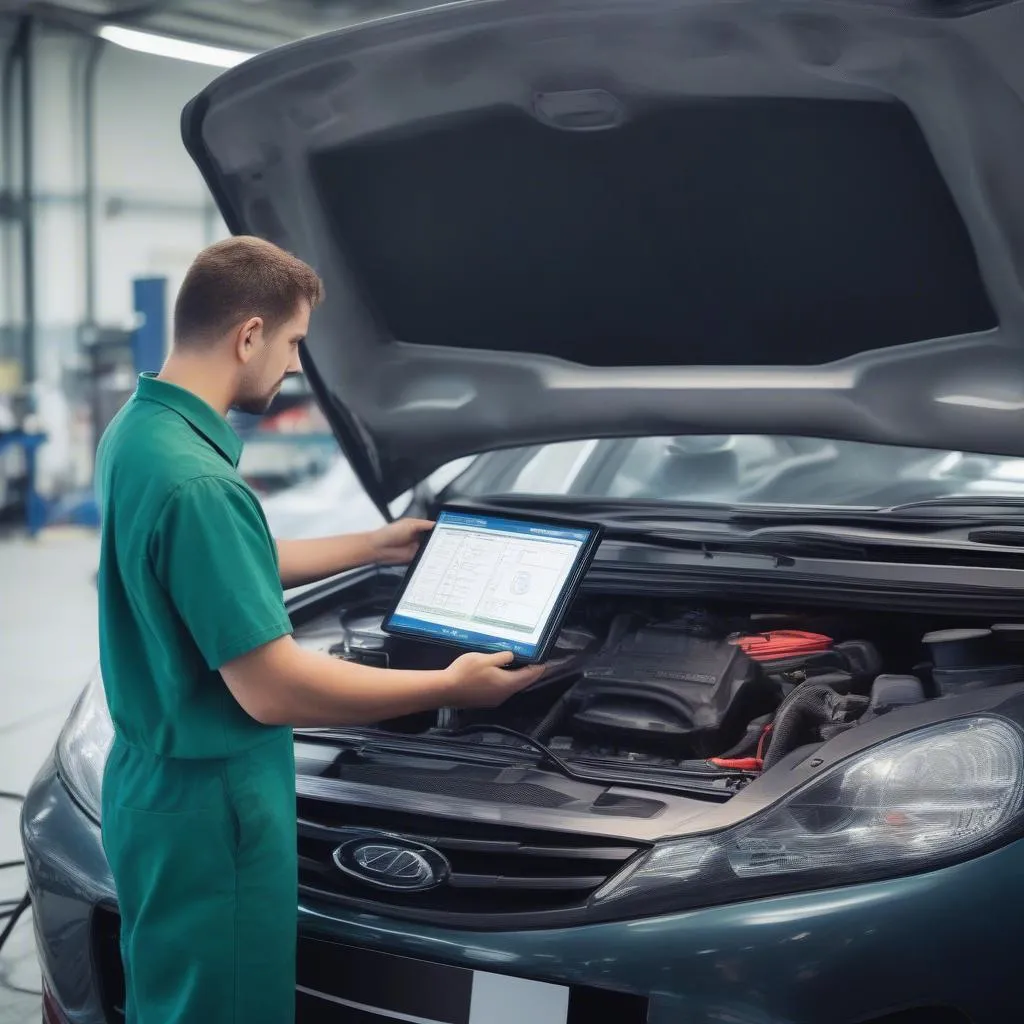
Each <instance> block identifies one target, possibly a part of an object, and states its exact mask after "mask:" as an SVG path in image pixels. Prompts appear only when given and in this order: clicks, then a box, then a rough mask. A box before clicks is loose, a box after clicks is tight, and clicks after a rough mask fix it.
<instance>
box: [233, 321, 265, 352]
mask: <svg viewBox="0 0 1024 1024" xmlns="http://www.w3.org/2000/svg"><path fill="white" fill-rule="evenodd" d="M262 343H263V317H260V316H254V317H250V318H249V319H248V320H246V321H245V322H244V323H241V324H239V326H238V329H237V330H236V331H235V338H234V344H235V354H236V355H237V357H238V361H239V362H240V363H247V362H249V360H250V359H251V358H252V357H253V354H254V353H255V352H256V351H257V350H258V349H259V348H260V346H261V345H262Z"/></svg>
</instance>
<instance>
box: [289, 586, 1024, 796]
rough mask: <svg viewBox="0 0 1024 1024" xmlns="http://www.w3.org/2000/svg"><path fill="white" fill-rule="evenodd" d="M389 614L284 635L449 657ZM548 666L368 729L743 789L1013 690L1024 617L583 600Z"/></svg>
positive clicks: (345, 615)
mask: <svg viewBox="0 0 1024 1024" xmlns="http://www.w3.org/2000/svg"><path fill="white" fill-rule="evenodd" d="M386 607H387V601H386V596H384V595H381V594H380V593H379V592H371V593H367V592H366V591H363V592H362V593H361V594H360V596H358V597H356V598H355V599H354V600H352V601H351V602H348V603H346V606H345V607H344V608H342V609H340V610H338V609H334V610H332V611H331V612H330V613H329V614H326V615H323V616H321V617H319V618H317V619H316V620H315V621H314V622H311V623H309V624H308V625H307V626H305V627H301V626H300V627H299V628H298V629H297V630H296V638H297V639H298V640H299V641H300V642H301V643H304V644H306V645H310V646H315V647H317V648H319V649H321V650H325V651H327V652H328V653H330V654H331V655H333V656H335V657H339V658H343V659H346V660H350V661H355V662H359V663H362V664H367V665H374V666H378V667H391V668H405V669H436V668H441V667H444V666H445V665H447V664H449V663H450V662H451V660H452V659H453V657H455V656H456V653H457V652H454V651H453V649H452V648H449V647H445V646H441V645H437V644H431V643H427V642H420V641H415V640H409V639H405V638H399V637H393V636H389V635H387V634H386V633H384V632H383V630H382V629H381V623H382V620H383V616H384V612H385V610H386ZM549 664H550V669H549V672H548V674H547V675H546V676H545V677H544V678H543V679H542V680H540V682H538V683H536V684H534V685H533V686H532V687H530V688H528V689H527V690H525V691H523V692H521V693H519V694H517V695H515V696H514V697H512V698H511V699H509V700H508V701H507V702H506V703H505V704H504V705H502V706H501V707H498V708H494V709H487V710H464V709H459V708H446V709H442V710H441V711H440V712H436V713H435V712H431V713H427V714H421V715H414V716H409V717H407V718H402V719H397V720H394V721H389V722H383V723H380V725H379V726H378V727H377V729H378V730H384V731H386V732H388V733H398V734H402V735H405V736H414V735H422V736H428V737H431V738H432V739H437V740H443V739H445V738H447V737H451V738H452V739H453V740H455V739H456V738H457V739H458V740H459V741H460V742H466V743H470V742H471V743H476V744H482V743H487V742H490V743H508V742H512V743H514V742H515V739H514V738H513V739H512V740H511V741H510V739H509V736H508V732H509V731H511V733H512V734H518V735H519V737H520V738H528V739H529V740H530V741H532V742H533V744H534V745H535V746H541V745H542V748H543V749H546V750H549V751H550V752H551V753H552V754H553V755H555V756H557V757H560V758H562V759H566V760H572V761H579V762H582V763H588V764H594V763H601V764H609V763H610V764H613V765H614V766H616V768H617V769H620V770H621V769H624V768H627V767H628V766H634V767H636V768H648V769H657V770H658V771H659V772H665V771H669V772H672V771H676V772H685V773H687V774H689V775H705V776H707V777H708V778H709V779H710V778H717V779H719V780H720V779H721V778H723V777H726V778H733V779H736V780H739V781H740V782H743V781H744V780H749V779H751V778H754V777H756V776H757V775H759V774H762V773H763V772H765V771H767V770H769V769H770V768H772V767H773V766H774V765H775V764H777V763H779V762H780V761H781V760H783V759H784V758H786V757H787V756H788V755H790V754H791V753H792V752H793V751H795V750H797V749H798V748H801V747H805V746H807V745H808V744H815V743H821V742H824V741H827V740H829V739H831V738H833V737H835V736H837V735H839V734H840V733H842V732H845V731H847V730H850V729H854V728H856V727H857V726H858V725H859V724H861V723H863V722H865V721H869V720H871V719H873V718H877V717H878V716H879V715H885V714H889V713H891V712H893V711H894V710H896V709H898V708H900V707H905V706H907V705H913V704H920V703H922V702H924V701H930V700H939V699H943V698H945V697H949V696H954V695H956V694H958V693H963V692H965V691H969V690H975V689H981V688H985V687H991V686H998V685H1003V684H1008V683H1015V682H1021V681H1024V623H1013V622H1000V623H984V622H972V621H966V620H964V619H962V618H961V619H958V620H957V621H945V620H938V619H937V618H936V617H935V616H923V615H914V614H907V613H886V612H884V611H878V612H875V611H870V612H869V611H863V610H859V611H853V610H851V611H849V612H843V611H829V612H827V613H826V612H822V611H821V610H820V609H818V610H815V609H813V608H800V607H796V608H789V609H765V608H758V607H746V606H743V605H740V604H736V605H725V604H722V605H716V606H702V607H695V606H689V605H685V604H678V603H673V602H670V601H664V600H644V599H640V598H630V597H601V596H595V595H591V594H584V595H582V596H581V597H580V598H579V599H578V600H577V603H576V606H575V607H574V608H573V610H572V612H571V613H570V615H569V616H568V617H567V619H566V625H565V627H564V628H563V630H562V632H561V634H560V636H559V638H558V641H557V645H556V648H555V654H554V657H553V658H552V660H551V662H550V663H549ZM489 729H492V730H494V732H495V733H498V732H499V730H504V731H505V735H488V730H489Z"/></svg>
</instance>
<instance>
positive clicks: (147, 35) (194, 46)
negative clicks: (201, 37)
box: [99, 25, 255, 68]
mask: <svg viewBox="0 0 1024 1024" xmlns="http://www.w3.org/2000/svg"><path fill="white" fill-rule="evenodd" d="M99 34H100V36H102V38H104V39H106V40H107V42H109V43H116V44H117V45H118V46H124V47H126V48H127V49H129V50H137V51H138V52H139V53H151V54H153V56H155V57H171V58H173V59H174V60H189V61H192V62H193V63H194V64H212V65H213V66H214V67H218V68H233V67H234V66H235V65H236V64H241V63H242V61H244V60H248V59H249V58H250V57H254V56H255V54H253V53H245V52H243V51H242V50H227V49H224V48H223V47H220V46H207V45H206V43H192V42H189V40H187V39H176V38H174V37H173V36H161V35H157V34H156V33H155V32H140V31H139V30H138V29H134V28H122V27H121V26H120V25H104V26H103V27H102V28H101V29H100V33H99Z"/></svg>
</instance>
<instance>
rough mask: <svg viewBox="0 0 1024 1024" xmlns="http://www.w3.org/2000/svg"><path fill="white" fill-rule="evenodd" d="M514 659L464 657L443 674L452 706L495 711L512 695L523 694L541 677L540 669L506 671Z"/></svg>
mask: <svg viewBox="0 0 1024 1024" xmlns="http://www.w3.org/2000/svg"><path fill="white" fill-rule="evenodd" d="M513 660H514V656H513V655H512V654H511V653H509V652H508V651H505V652H503V653H501V654H463V655H462V657H461V658H456V659H455V661H453V662H452V663H451V664H450V665H449V666H448V668H447V669H446V670H445V674H446V675H447V676H448V678H449V679H450V680H451V682H452V684H453V691H454V692H453V697H454V700H453V705H454V706H455V707H460V708H494V707H497V706H498V705H499V704H502V703H503V702H504V701H506V700H507V699H508V698H509V697H511V696H512V694H514V693H518V692H519V691H520V690H525V689H526V687H527V686H529V685H530V684H531V683H535V682H537V680H538V679H540V677H541V676H542V675H544V666H543V665H529V666H527V667H526V668H517V669H508V668H504V667H503V666H505V665H510V664H512V661H513Z"/></svg>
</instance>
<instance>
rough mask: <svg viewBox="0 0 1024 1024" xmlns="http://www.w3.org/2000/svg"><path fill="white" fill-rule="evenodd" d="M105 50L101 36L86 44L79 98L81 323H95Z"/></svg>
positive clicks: (90, 325) (93, 324)
mask: <svg viewBox="0 0 1024 1024" xmlns="http://www.w3.org/2000/svg"><path fill="white" fill-rule="evenodd" d="M105 50H106V44H105V43H104V41H103V40H102V39H99V38H96V39H94V40H93V41H92V43H91V45H90V47H89V56H88V58H87V59H86V65H85V81H84V88H83V99H82V121H83V136H84V138H83V147H82V156H83V162H84V164H85V167H84V171H85V173H84V176H83V178H84V182H85V203H84V208H83V213H84V217H85V231H84V232H83V240H84V250H85V251H84V256H85V323H86V325H87V326H89V327H93V326H95V324H96V300H97V296H96V291H97V289H96V260H97V251H96V203H97V197H96V71H97V68H98V67H99V63H100V58H101V57H102V56H103V53H104V51H105Z"/></svg>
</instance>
